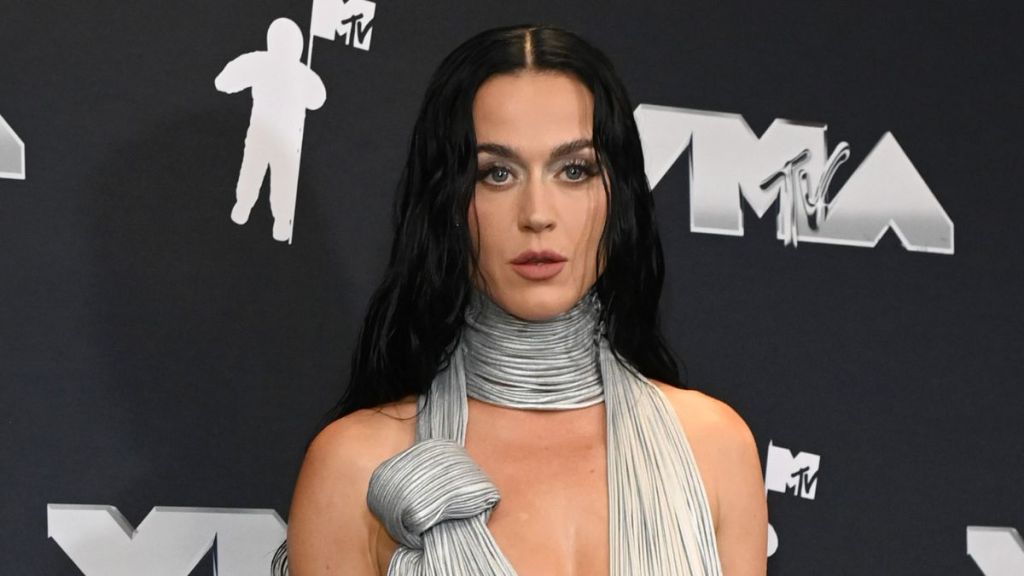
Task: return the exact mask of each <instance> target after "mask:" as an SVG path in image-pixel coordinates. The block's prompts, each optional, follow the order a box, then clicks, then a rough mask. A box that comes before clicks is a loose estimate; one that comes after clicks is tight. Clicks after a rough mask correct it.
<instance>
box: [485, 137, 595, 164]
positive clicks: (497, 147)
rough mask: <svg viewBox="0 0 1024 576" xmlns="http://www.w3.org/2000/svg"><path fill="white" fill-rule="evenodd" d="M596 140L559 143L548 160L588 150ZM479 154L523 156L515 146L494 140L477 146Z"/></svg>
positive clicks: (511, 157) (516, 157)
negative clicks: (497, 142) (496, 142)
mask: <svg viewBox="0 0 1024 576" xmlns="http://www.w3.org/2000/svg"><path fill="white" fill-rule="evenodd" d="M593 147H594V142H593V141H592V140H589V139H586V138H578V139H576V140H572V141H571V142H566V143H564V144H559V145H558V146H556V147H555V149H554V150H552V151H551V155H550V156H548V160H549V161H551V160H555V159H557V158H561V157H563V156H568V155H570V154H574V153H576V152H579V151H580V150H586V149H587V148H593ZM476 152H477V154H479V153H481V152H488V153H491V154H494V155H495V156H499V157H502V158H509V159H511V160H522V157H521V156H520V155H519V153H518V152H517V151H516V150H515V148H512V147H509V146H505V145H503V144H495V143H493V142H484V143H483V144H479V145H477V147H476Z"/></svg>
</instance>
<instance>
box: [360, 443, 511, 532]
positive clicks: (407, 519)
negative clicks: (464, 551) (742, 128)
mask: <svg viewBox="0 0 1024 576" xmlns="http://www.w3.org/2000/svg"><path fill="white" fill-rule="evenodd" d="M442 463H443V464H442ZM500 499H501V498H500V496H499V495H498V489H497V488H496V487H495V486H494V483H493V482H491V479H490V478H488V477H487V475H486V474H484V472H483V470H481V469H480V467H479V466H477V464H476V462H474V461H473V459H472V458H470V456H469V454H467V453H466V449H465V448H463V447H462V446H461V445H459V444H458V443H456V442H453V441H451V440H443V439H427V440H422V441H420V442H417V443H415V444H413V445H412V447H410V448H408V449H407V450H404V451H402V452H399V453H398V454H396V455H395V456H392V457H391V458H389V459H387V460H385V461H384V463H383V464H381V465H380V466H379V467H378V468H377V469H376V470H374V472H373V475H371V476H370V486H369V491H368V493H367V495H366V503H367V504H368V505H369V507H370V510H371V511H372V512H373V513H374V515H376V516H377V518H378V519H379V520H380V521H381V523H382V524H384V527H385V528H386V529H387V531H388V533H389V534H391V537H392V538H394V539H395V540H396V541H397V542H398V543H400V544H401V545H403V546H406V547H408V548H412V549H416V550H422V549H423V533H424V532H426V531H428V530H430V528H432V527H434V526H436V525H437V524H438V523H439V522H444V521H448V520H459V519H466V518H472V517H474V516H481V517H482V519H483V522H484V523H485V524H486V522H487V519H488V518H489V517H490V513H491V509H493V508H494V506H495V504H497V503H498V500H500Z"/></svg>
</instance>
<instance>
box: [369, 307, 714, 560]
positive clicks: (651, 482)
mask: <svg viewBox="0 0 1024 576" xmlns="http://www.w3.org/2000/svg"><path fill="white" fill-rule="evenodd" d="M599 317H600V300H599V299H598V297H597V294H596V291H594V290H593V289H592V290H591V291H590V292H589V293H588V294H587V295H585V296H584V297H583V298H582V299H581V300H580V301H579V302H577V303H576V305H575V306H573V308H572V309H570V310H569V311H567V312H565V313H563V314H560V315H558V316H556V317H554V318H551V319H549V320H545V321H540V322H530V321H524V320H521V319H518V318H516V317H514V316H511V315H510V314H508V313H506V312H505V311H504V310H502V309H501V308H500V307H499V306H498V305H497V304H495V303H494V302H493V301H491V300H490V299H489V298H487V297H486V296H483V295H482V294H480V293H479V292H477V293H476V294H475V295H474V298H473V301H472V303H471V304H470V306H469V307H468V308H467V312H466V325H465V327H464V329H463V331H462V334H461V337H460V340H459V343H458V345H457V346H456V348H455V350H454V352H453V353H452V356H451V359H450V361H449V363H448V365H447V366H446V367H444V368H443V369H442V370H440V371H439V372H438V373H437V375H436V377H435V378H434V381H433V383H432V385H431V388H430V390H429V392H427V394H425V395H421V396H420V398H419V401H418V407H419V410H420V413H419V417H418V419H417V423H416V443H415V444H413V446H412V447H410V448H409V449H407V450H404V451H402V452H400V453H399V454H397V455H395V456H393V457H391V458H389V459H388V460H386V461H384V462H383V463H382V464H381V465H380V466H379V467H378V468H377V469H376V470H375V471H374V473H373V475H372V476H371V478H370V485H369V490H368V494H367V504H368V505H369V507H370V510H371V511H372V512H373V513H374V514H375V515H376V516H377V518H378V519H379V520H380V521H381V522H382V524H383V525H384V527H385V528H386V529H387V531H388V533H389V534H390V535H391V537H392V538H393V539H394V540H395V541H397V542H398V543H399V547H398V549H397V551H396V552H395V554H394V556H393V557H392V558H391V562H390V564H389V566H388V575H389V576H433V575H446V576H481V575H491V574H494V575H501V576H513V575H515V570H514V569H513V568H512V566H511V565H510V564H509V562H508V560H507V559H506V558H505V557H504V556H503V555H502V553H501V550H499V549H498V546H497V543H496V542H495V541H494V539H493V537H492V536H491V534H490V532H489V531H488V529H487V519H488V518H489V517H490V512H491V509H492V508H493V507H494V506H495V505H496V504H497V503H498V501H499V499H500V496H499V495H498V490H497V488H496V487H495V486H494V484H493V483H492V482H491V481H490V479H489V478H488V477H487V476H486V475H485V474H484V473H483V471H482V470H481V469H480V468H479V466H477V465H476V463H475V462H473V460H472V459H471V458H470V456H469V455H468V454H467V453H466V451H465V449H464V448H463V445H464V444H465V435H466V421H467V417H468V405H467V401H466V398H467V395H468V396H470V397H473V398H476V399H478V400H481V401H484V402H488V403H492V404H497V405H500V406H507V407H512V408H520V409H529V410H568V409H574V408H583V407H586V406H593V405H595V404H598V403H600V402H601V401H604V402H605V414H606V425H607V437H606V440H607V463H608V466H607V468H608V517H609V519H610V523H609V558H610V574H611V575H612V576H626V575H645V576H646V575H659V574H665V575H673V576H721V565H720V562H719V559H718V551H717V545H716V542H715V534H714V527H713V526H712V521H711V516H710V511H709V508H708V504H707V496H706V494H705V492H704V486H703V484H702V483H701V479H700V476H699V474H698V471H697V466H696V463H695V462H694V459H693V455H692V453H691V450H690V446H689V443H688V442H687V440H686V437H685V435H684V434H683V430H682V427H681V426H680V424H679V420H678V418H677V416H676V414H675V411H674V410H673V409H672V407H671V405H670V404H669V403H668V400H667V399H666V398H665V396H664V394H662V392H661V391H660V390H659V389H658V388H657V387H655V386H654V385H653V384H652V383H651V382H650V381H649V380H647V379H646V378H645V377H644V376H642V375H641V374H640V373H639V372H637V371H636V370H635V369H634V368H633V367H632V366H629V365H627V364H624V363H623V362H622V361H621V360H619V359H618V358H617V357H616V356H615V355H614V354H613V352H612V350H611V348H610V345H609V342H608V340H607V339H606V338H605V337H604V334H603V326H602V325H601V324H600V323H599V322H598V319H599Z"/></svg>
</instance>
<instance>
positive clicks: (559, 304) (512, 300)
mask: <svg viewBox="0 0 1024 576" xmlns="http://www.w3.org/2000/svg"><path fill="white" fill-rule="evenodd" d="M585 293H586V290H583V291H580V290H579V289H578V288H568V287H565V286H527V287H520V288H518V289H513V290H499V291H498V293H497V294H495V295H494V296H493V299H494V301H495V302H496V303H497V304H498V305H499V306H501V308H502V309H503V310H504V311H505V312H508V313H509V314H511V315H513V316H515V317H517V318H520V319H522V320H528V321H540V320H547V319H549V318H553V317H555V316H558V315H559V314H562V313H564V312H567V311H568V310H569V309H571V308H572V307H573V306H574V305H575V304H576V303H577V302H579V300H580V298H582V297H583V295H584V294H585Z"/></svg>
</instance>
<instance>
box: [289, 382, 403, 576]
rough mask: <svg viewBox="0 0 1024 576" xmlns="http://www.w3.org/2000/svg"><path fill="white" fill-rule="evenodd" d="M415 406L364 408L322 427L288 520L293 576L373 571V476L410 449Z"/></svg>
mask: <svg viewBox="0 0 1024 576" xmlns="http://www.w3.org/2000/svg"><path fill="white" fill-rule="evenodd" d="M415 415H416V403H415V400H414V399H411V398H407V399H404V400H402V401H400V402H396V403H393V404H388V405H385V406H381V407H379V408H373V409H366V410H359V411H357V412H353V413H352V414H349V415H347V416H345V417H344V418H341V419H339V420H336V421H334V422H332V423H331V424H330V425H328V426H327V427H326V428H324V429H323V430H322V431H321V432H320V433H319V434H317V436H316V438H314V439H313V442H312V443H310V445H309V449H308V450H307V451H306V456H305V459H304V460H303V463H302V469H301V470H300V472H299V478H298V480H297V481H296V484H295V493H294V495H293V496H292V505H291V510H290V513H289V522H288V554H289V565H290V569H291V573H292V574H296V575H301V574H306V573H311V574H323V575H331V574H342V573H344V574H357V575H362V574H367V575H368V574H376V573H378V568H379V567H378V566H377V557H376V556H377V555H376V552H375V541H376V537H377V531H378V530H379V527H380V524H379V522H377V520H376V518H374V517H373V515H372V513H371V512H370V510H369V508H368V507H367V505H366V493H367V488H368V486H369V481H370V476H371V475H372V474H373V471H374V470H375V469H376V468H377V466H379V465H380V463H381V462H383V461H384V460H386V459H387V458H389V457H391V456H392V455H394V454H397V453H398V452H401V451H402V450H404V449H406V448H408V447H409V446H410V445H411V444H412V442H413V440H414V434H415V422H416V420H415Z"/></svg>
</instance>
